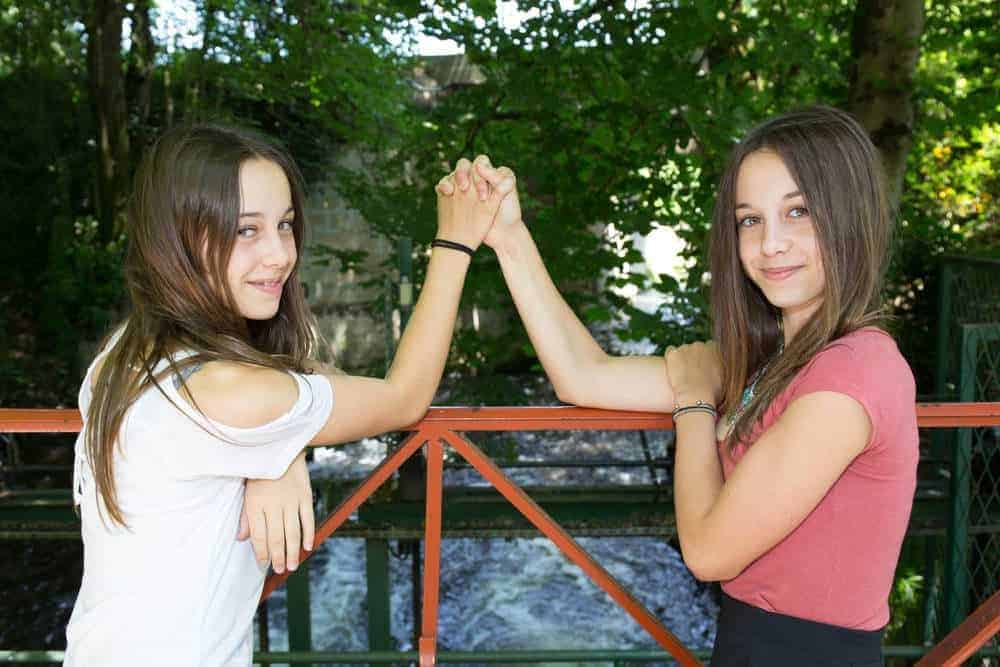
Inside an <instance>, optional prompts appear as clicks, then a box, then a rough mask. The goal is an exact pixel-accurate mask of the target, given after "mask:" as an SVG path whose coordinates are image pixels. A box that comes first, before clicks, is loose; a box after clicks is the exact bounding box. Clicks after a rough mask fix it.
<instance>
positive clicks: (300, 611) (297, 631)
mask: <svg viewBox="0 0 1000 667" xmlns="http://www.w3.org/2000/svg"><path fill="white" fill-rule="evenodd" d="M287 591H288V597H287V600H288V603H287V604H288V649H289V650H290V651H311V650H312V619H311V618H310V615H309V613H310V612H309V610H310V605H309V561H304V562H302V563H301V564H299V569H297V570H296V571H295V573H294V574H292V575H291V576H290V577H288V583H287Z"/></svg>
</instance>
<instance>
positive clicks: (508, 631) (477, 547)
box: [270, 432, 717, 650]
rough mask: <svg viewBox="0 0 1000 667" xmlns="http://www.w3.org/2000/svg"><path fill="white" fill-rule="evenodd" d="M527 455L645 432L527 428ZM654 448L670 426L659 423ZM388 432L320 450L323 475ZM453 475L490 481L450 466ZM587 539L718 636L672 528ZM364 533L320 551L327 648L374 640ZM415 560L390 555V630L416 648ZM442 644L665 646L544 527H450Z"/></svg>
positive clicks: (576, 474) (522, 443)
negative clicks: (468, 535)
mask: <svg viewBox="0 0 1000 667" xmlns="http://www.w3.org/2000/svg"><path fill="white" fill-rule="evenodd" d="M514 436H515V437H516V439H517V441H518V452H519V455H520V459H521V460H545V459H568V458H572V459H575V460H587V459H590V460H598V459H608V458H616V459H621V460H639V459H642V450H641V448H640V447H641V446H640V444H639V438H638V436H637V434H635V433H628V432H624V433H610V432H569V433H565V432H558V433H517V434H514ZM649 436H650V446H651V447H652V449H653V455H654V456H658V455H662V454H663V449H664V447H665V445H666V442H665V441H666V438H668V437H669V434H666V433H650V434H649ZM385 450H386V446H385V444H384V443H383V442H380V441H379V440H374V439H373V440H365V441H363V442H361V443H357V444H354V445H350V446H348V447H343V448H329V449H325V450H321V451H319V452H317V456H316V461H315V462H314V463H313V464H312V473H313V476H314V478H316V479H322V478H337V479H356V478H359V477H362V476H363V475H364V474H365V473H366V472H367V471H369V470H371V469H372V468H373V467H374V466H375V465H377V464H378V462H379V461H381V459H382V458H383V457H384V455H385ZM509 474H510V477H512V478H513V479H514V481H516V482H518V483H520V484H532V485H541V484H549V485H578V484H592V485H593V484H621V485H628V484H649V483H650V473H649V471H648V470H647V469H645V468H589V469H588V468H552V469H538V468H533V469H516V470H511V471H510V473H509ZM445 483H446V484H447V485H459V484H464V485H485V484H486V482H485V481H484V480H483V479H482V478H481V477H480V476H479V475H478V473H476V472H475V471H473V470H468V469H464V470H446V472H445ZM579 542H580V543H581V545H582V546H583V547H584V548H585V549H586V550H587V551H588V552H589V553H590V554H591V555H592V556H593V557H594V558H595V559H596V560H597V561H598V562H599V563H600V564H601V565H603V566H604V567H605V568H606V569H607V570H608V571H609V572H610V573H611V574H612V575H613V576H614V577H615V578H616V579H618V581H619V582H621V583H622V584H623V585H624V586H625V587H626V588H627V589H628V590H629V591H630V592H631V593H632V594H633V595H634V596H635V597H636V598H637V599H638V600H639V601H640V602H642V603H643V604H644V605H645V606H646V607H647V609H649V610H650V611H652V612H653V614H655V615H656V616H657V617H658V618H660V620H661V621H662V622H663V623H664V625H665V626H666V627H667V628H668V629H669V630H670V631H671V632H673V633H674V634H675V635H677V637H678V638H679V639H680V640H681V641H682V642H683V643H684V644H685V645H687V646H688V647H689V648H692V649H699V648H707V647H709V646H711V643H712V640H713V639H714V634H715V620H714V619H715V615H716V612H717V607H716V605H715V602H714V600H713V599H712V596H711V594H710V592H709V589H708V588H707V587H705V586H703V585H700V584H698V582H696V581H695V580H694V578H693V577H692V576H691V574H690V573H689V572H688V571H687V569H686V568H685V567H684V564H683V562H682V561H681V558H680V556H679V554H678V553H677V552H676V551H675V550H674V549H673V548H671V547H670V546H669V545H668V544H667V543H666V541H665V540H664V539H663V538H656V537H610V538H605V537H602V538H579ZM364 557H365V556H364V542H363V540H361V539H352V538H331V539H329V540H327V541H326V542H325V543H324V544H323V545H322V546H321V547H319V548H318V549H317V553H316V555H315V556H314V557H313V558H312V559H311V561H310V585H311V598H312V637H313V645H314V648H315V649H318V650H323V649H326V650H365V649H367V645H368V644H367V641H368V640H367V635H366V619H367V611H366V603H365V580H364V570H365V565H364V564H365V560H364ZM410 577H411V563H410V558H409V556H408V555H405V556H401V557H397V558H392V559H391V563H390V580H391V582H390V583H391V591H392V596H391V604H392V635H393V637H394V639H395V641H396V644H397V647H398V648H399V649H401V650H410V649H412V648H413V639H412V632H413V614H412V608H413V605H412V587H411V583H410V581H411V579H410ZM270 609H271V616H270V619H271V630H270V641H271V648H272V649H273V650H282V649H284V648H287V645H288V644H287V635H286V622H287V619H286V616H285V605H284V589H281V590H280V591H278V592H277V593H276V594H275V595H274V596H272V602H271V606H270ZM438 646H439V649H441V650H496V649H522V650H523V649H571V648H572V649H601V648H616V649H627V648H656V644H655V642H654V641H653V640H652V638H651V637H649V635H648V634H646V632H645V631H644V630H643V629H642V628H641V627H640V626H639V625H638V623H636V622H635V621H634V620H633V619H632V618H631V617H630V616H628V615H627V614H626V613H625V612H624V611H623V610H622V609H620V608H619V607H618V606H617V605H616V604H615V603H614V602H613V601H612V600H611V598H610V597H609V596H608V595H607V594H606V593H604V592H603V591H602V590H601V589H599V588H598V587H597V586H596V585H594V584H593V583H591V582H590V580H589V579H588V578H587V577H586V575H585V574H583V572H582V571H581V570H580V569H579V568H577V567H576V566H575V565H573V564H572V563H570V562H569V561H568V560H566V559H565V558H564V557H563V555H562V554H561V553H560V552H559V550H558V549H557V548H556V547H555V545H554V544H552V543H551V542H549V541H548V540H547V539H545V538H534V539H505V538H486V539H449V540H445V541H444V542H443V544H442V551H441V607H440V621H439V629H438Z"/></svg>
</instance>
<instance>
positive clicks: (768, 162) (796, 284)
mask: <svg viewBox="0 0 1000 667" xmlns="http://www.w3.org/2000/svg"><path fill="white" fill-rule="evenodd" d="M736 224H737V225H738V233H739V244H740V263H741V264H742V265H743V270H744V271H745V272H746V274H747V276H748V277H749V278H750V280H752V281H753V282H754V284H755V285H757V287H759V288H760V290H761V291H762V292H763V293H764V296H766V297H767V300H768V301H770V302H771V304H772V305H774V306H776V307H778V308H780V309H781V312H782V320H783V322H784V326H785V335H786V337H787V338H789V339H790V338H791V336H793V335H794V334H795V333H796V332H797V331H798V330H799V328H801V326H802V325H803V324H804V323H805V322H806V320H807V319H808V318H809V316H810V315H812V314H813V312H815V310H816V308H817V307H818V306H819V304H820V303H821V302H822V300H823V288H824V286H825V285H826V277H825V275H824V273H823V261H822V257H821V255H820V248H819V242H818V239H817V238H816V228H815V227H814V226H813V221H812V217H811V216H810V214H809V208H808V205H807V202H806V200H805V197H804V195H803V194H802V193H801V192H799V187H798V185H797V184H796V183H795V180H794V179H793V178H792V175H791V174H790V173H788V169H787V168H786V167H785V163H784V161H783V160H782V159H781V157H780V156H778V154H777V153H774V152H771V151H768V150H759V151H756V152H754V153H751V154H750V155H748V156H747V157H746V158H745V159H744V160H743V163H742V164H741V165H740V170H739V172H738V173H737V178H736Z"/></svg>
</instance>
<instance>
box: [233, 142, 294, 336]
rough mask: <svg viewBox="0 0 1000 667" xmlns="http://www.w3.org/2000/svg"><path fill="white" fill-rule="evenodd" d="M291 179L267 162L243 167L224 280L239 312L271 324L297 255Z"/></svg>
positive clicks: (251, 162)
mask: <svg viewBox="0 0 1000 667" xmlns="http://www.w3.org/2000/svg"><path fill="white" fill-rule="evenodd" d="M294 218H295V209H294V207H293V206H292V193H291V188H290V187H289V185H288V179H287V178H286V177H285V172H284V171H282V169H281V167H279V166H278V165H276V164H275V163H273V162H270V161H268V160H260V159H253V160H247V161H246V162H244V163H243V164H242V165H241V166H240V218H239V225H238V227H237V238H236V243H235V245H234V246H233V254H232V256H231V257H230V258H229V266H228V267H227V268H226V280H227V281H228V283H229V289H230V290H231V291H232V294H233V297H234V298H235V299H236V306H237V308H238V309H239V312H240V314H241V315H242V316H243V317H245V318H247V319H251V320H267V319H270V318H272V317H274V315H275V314H276V313H277V312H278V305H279V303H280V302H281V293H282V288H283V287H284V285H285V281H286V280H287V279H288V276H289V275H290V274H291V272H292V269H293V268H295V261H296V259H297V257H298V255H297V252H296V250H295V235H294V233H293V232H292V220H294Z"/></svg>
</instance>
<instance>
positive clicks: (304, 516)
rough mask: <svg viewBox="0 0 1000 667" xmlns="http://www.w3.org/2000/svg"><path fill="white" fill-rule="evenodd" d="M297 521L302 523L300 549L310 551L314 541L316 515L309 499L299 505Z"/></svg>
mask: <svg viewBox="0 0 1000 667" xmlns="http://www.w3.org/2000/svg"><path fill="white" fill-rule="evenodd" d="M299 520H300V521H301V522H302V548H304V549H305V550H306V551H312V550H313V541H314V540H315V539H316V515H315V514H314V512H313V504H312V498H311V497H310V498H306V499H305V500H304V501H303V502H302V504H300V505H299Z"/></svg>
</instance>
